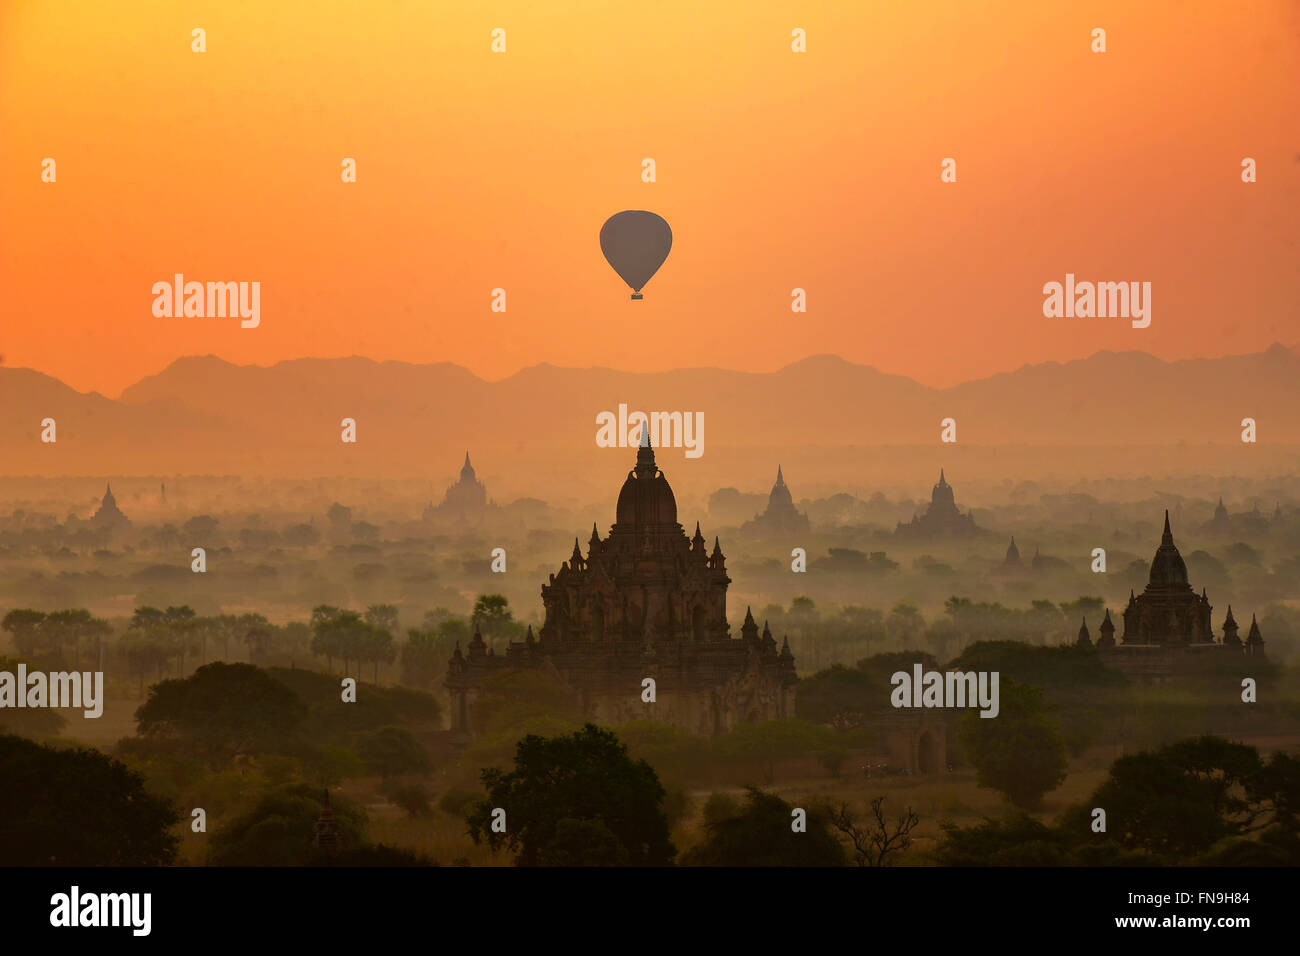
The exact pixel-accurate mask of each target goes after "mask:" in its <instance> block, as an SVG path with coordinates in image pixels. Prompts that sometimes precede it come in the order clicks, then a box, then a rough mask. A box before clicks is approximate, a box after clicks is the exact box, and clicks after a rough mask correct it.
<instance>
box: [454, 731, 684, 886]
mask: <svg viewBox="0 0 1300 956" xmlns="http://www.w3.org/2000/svg"><path fill="white" fill-rule="evenodd" d="M481 777H482V780H483V785H484V787H485V788H486V790H487V798H486V800H485V801H484V802H482V803H480V804H478V805H477V806H476V807H475V809H474V811H473V812H472V813H471V814H470V815H469V817H468V823H469V834H470V836H471V837H472V838H473V840H474V842H475V843H480V842H482V841H484V840H486V841H487V843H488V845H489V846H491V847H492V849H493V850H497V849H501V848H503V847H505V848H508V849H509V850H511V851H512V852H515V853H516V856H515V863H516V864H517V865H519V866H545V865H549V864H551V863H552V855H554V857H555V860H556V861H562V862H563V863H566V864H585V865H597V864H599V863H602V862H608V861H609V859H610V857H611V854H612V853H614V851H613V850H612V848H611V846H610V844H609V843H608V841H605V842H599V841H598V842H597V844H596V845H594V846H593V847H592V849H591V852H590V853H589V854H584V853H583V851H582V842H581V839H580V835H581V834H586V835H588V836H592V835H594V833H595V828H592V827H575V826H574V825H573V824H571V823H565V824H564V825H563V826H561V824H562V822H563V821H567V820H573V821H596V822H599V823H601V824H602V825H603V826H604V828H605V830H607V831H608V832H609V833H610V834H612V835H613V838H614V840H615V841H616V843H617V844H618V846H620V847H622V849H623V850H624V851H625V852H626V856H625V857H623V856H621V855H619V859H620V861H623V862H626V863H628V864H631V865H634V866H636V865H639V866H660V865H666V864H669V863H671V862H672V859H673V856H674V855H675V854H676V850H675V848H674V847H673V844H672V841H671V840H670V839H669V836H668V819H667V817H666V816H665V815H664V811H663V809H662V803H663V799H664V788H663V785H662V784H661V783H660V782H659V777H658V776H657V775H656V774H655V772H654V769H653V768H652V767H651V766H650V765H649V764H648V763H646V762H645V761H644V760H637V761H633V760H632V759H631V758H630V757H629V756H628V754H627V747H625V746H624V745H623V744H622V743H621V742H620V741H619V739H618V738H617V737H616V736H614V734H612V733H611V732H610V731H608V730H602V729H601V728H599V727H597V726H595V725H594V724H586V725H585V726H584V727H583V728H582V729H581V730H579V731H576V732H575V733H572V734H569V735H567V736H557V737H550V738H545V737H538V736H536V735H533V734H529V735H528V736H526V737H524V739H523V740H521V741H519V743H518V745H517V747H516V749H515V769H514V770H512V771H510V772H508V773H507V772H505V771H502V770H498V769H496V768H488V769H485V770H483V771H482V773H481ZM495 808H501V809H503V810H504V811H505V812H506V815H507V826H506V832H505V833H498V832H495V831H494V830H493V829H492V819H493V810H494V809H495ZM601 840H604V838H603V835H602V837H601ZM614 855H618V854H614Z"/></svg>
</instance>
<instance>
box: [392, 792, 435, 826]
mask: <svg viewBox="0 0 1300 956" xmlns="http://www.w3.org/2000/svg"><path fill="white" fill-rule="evenodd" d="M384 796H386V797H387V798H388V799H389V801H390V802H391V803H394V804H396V805H397V806H399V807H401V808H402V809H403V810H405V811H406V815H407V816H408V817H410V818H411V819H412V820H414V819H416V818H417V817H431V816H433V807H432V806H431V805H430V802H429V791H428V790H426V789H425V788H424V784H421V783H404V784H400V785H398V786H394V787H391V788H389V789H387V790H385V791H384Z"/></svg>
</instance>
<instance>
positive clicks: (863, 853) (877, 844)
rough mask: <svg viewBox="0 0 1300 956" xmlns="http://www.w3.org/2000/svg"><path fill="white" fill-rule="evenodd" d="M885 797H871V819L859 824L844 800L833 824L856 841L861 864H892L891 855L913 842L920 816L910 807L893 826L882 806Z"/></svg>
mask: <svg viewBox="0 0 1300 956" xmlns="http://www.w3.org/2000/svg"><path fill="white" fill-rule="evenodd" d="M884 803H885V798H884V797H876V798H875V799H874V800H872V801H871V820H869V821H868V822H867V823H866V824H864V825H861V826H859V825H858V824H857V823H856V822H855V820H854V818H853V812H852V811H851V810H850V809H849V806H848V804H846V803H841V804H840V808H839V810H838V811H836V813H835V816H834V817H832V819H831V825H832V826H834V827H835V829H836V830H839V831H840V833H842V834H844V836H846V837H848V839H849V842H850V843H851V844H852V845H853V858H854V862H856V863H857V865H858V866H889V865H890V857H891V856H894V855H895V854H899V853H902V852H904V851H906V850H907V849H908V848H909V847H910V846H911V845H912V830H914V829H915V828H916V825H917V824H918V823H920V822H921V818H920V817H918V816H917V815H916V814H915V813H913V812H912V808H911V807H908V808H907V810H906V811H905V812H904V813H901V814H899V816H898V819H897V820H896V821H894V825H893V826H892V827H891V826H890V825H889V823H888V822H886V820H885V812H884V810H883V809H882V807H883V806H884Z"/></svg>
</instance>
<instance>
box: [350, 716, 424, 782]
mask: <svg viewBox="0 0 1300 956" xmlns="http://www.w3.org/2000/svg"><path fill="white" fill-rule="evenodd" d="M357 753H358V754H359V755H360V756H361V758H362V759H363V760H365V762H366V763H367V764H369V766H370V769H371V770H372V771H374V772H375V773H377V774H379V775H380V776H381V777H384V778H385V779H388V778H390V777H396V776H398V775H399V774H406V773H412V774H427V773H429V771H431V770H432V769H433V763H432V761H430V760H429V752H428V751H427V750H425V749H424V747H423V746H422V745H421V744H420V742H419V741H418V740H416V739H415V736H414V735H413V734H412V733H411V732H410V731H409V730H405V729H403V728H401V727H384V728H382V729H380V730H376V731H375V732H374V733H371V734H367V735H366V736H365V737H363V738H361V743H360V744H359V745H358V746H357Z"/></svg>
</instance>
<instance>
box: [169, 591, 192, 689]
mask: <svg viewBox="0 0 1300 956" xmlns="http://www.w3.org/2000/svg"><path fill="white" fill-rule="evenodd" d="M195 620H196V616H195V614H194V608H192V607H190V606H189V605H188V604H184V605H181V606H180V607H169V608H167V610H165V611H163V624H164V625H165V626H166V628H167V643H168V645H169V647H170V648H171V650H172V653H174V654H176V656H177V658H178V662H177V668H176V676H178V677H184V676H185V654H186V652H187V651H192V650H198V646H199V635H198V630H197V628H196V625H195Z"/></svg>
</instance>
